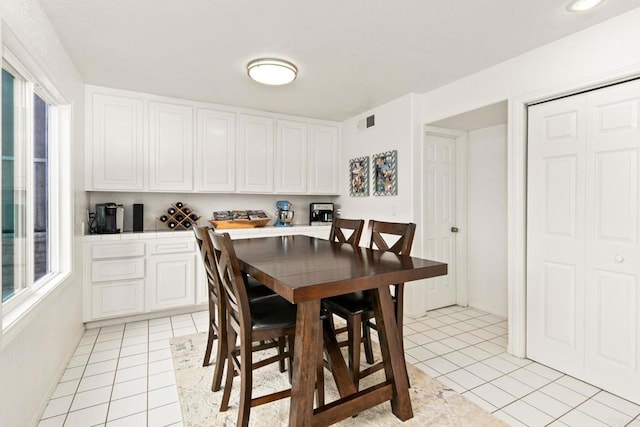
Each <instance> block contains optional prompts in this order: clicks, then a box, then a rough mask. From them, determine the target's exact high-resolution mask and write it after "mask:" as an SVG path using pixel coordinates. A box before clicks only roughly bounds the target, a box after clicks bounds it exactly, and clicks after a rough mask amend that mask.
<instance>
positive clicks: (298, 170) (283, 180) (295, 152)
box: [275, 120, 307, 194]
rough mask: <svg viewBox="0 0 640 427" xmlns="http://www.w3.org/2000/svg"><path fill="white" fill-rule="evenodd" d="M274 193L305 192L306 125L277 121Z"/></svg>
mask: <svg viewBox="0 0 640 427" xmlns="http://www.w3.org/2000/svg"><path fill="white" fill-rule="evenodd" d="M275 171H276V174H275V179H276V192H277V193H285V194H295V193H306V191H307V124H306V123H301V122H292V121H288V120H278V123H277V126H276V169H275Z"/></svg>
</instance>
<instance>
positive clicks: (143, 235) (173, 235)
mask: <svg viewBox="0 0 640 427" xmlns="http://www.w3.org/2000/svg"><path fill="white" fill-rule="evenodd" d="M330 228H331V225H330V224H329V225H313V226H312V225H293V226H291V227H274V226H265V227H256V228H232V229H219V230H218V231H221V232H228V233H229V234H230V235H231V237H232V238H240V239H241V238H243V237H267V236H286V235H290V234H309V233H322V234H324V233H328V231H329V229H330ZM191 237H193V231H192V230H179V231H171V230H168V229H167V230H163V231H140V232H138V231H137V232H132V231H126V232H124V233H117V234H88V235H85V236H84V238H83V240H84V241H85V242H107V241H119V240H120V241H125V240H147V239H179V238H191Z"/></svg>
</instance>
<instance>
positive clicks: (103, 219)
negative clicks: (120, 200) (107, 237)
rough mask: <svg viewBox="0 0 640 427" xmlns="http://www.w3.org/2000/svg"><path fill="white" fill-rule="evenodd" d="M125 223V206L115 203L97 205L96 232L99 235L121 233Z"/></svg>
mask: <svg viewBox="0 0 640 427" xmlns="http://www.w3.org/2000/svg"><path fill="white" fill-rule="evenodd" d="M123 222H124V206H122V205H117V204H115V203H97V204H96V217H95V224H96V226H95V232H96V233H98V234H115V233H121V232H122V229H123Z"/></svg>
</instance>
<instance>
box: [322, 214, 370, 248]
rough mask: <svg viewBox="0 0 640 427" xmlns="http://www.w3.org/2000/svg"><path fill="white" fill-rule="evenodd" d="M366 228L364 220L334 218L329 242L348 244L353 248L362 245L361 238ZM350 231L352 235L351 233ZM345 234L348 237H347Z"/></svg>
mask: <svg viewBox="0 0 640 427" xmlns="http://www.w3.org/2000/svg"><path fill="white" fill-rule="evenodd" d="M363 228H364V220H362V219H346V218H337V217H334V218H333V221H332V222H331V230H330V231H329V241H331V242H339V243H348V244H350V245H352V246H358V245H359V244H360V236H362V229H363ZM349 231H350V232H351V233H349ZM345 232H346V234H347V236H348V237H347V236H345Z"/></svg>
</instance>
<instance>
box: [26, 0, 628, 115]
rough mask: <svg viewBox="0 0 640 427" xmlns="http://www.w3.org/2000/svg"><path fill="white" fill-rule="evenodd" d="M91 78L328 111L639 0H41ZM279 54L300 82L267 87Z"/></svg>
mask: <svg viewBox="0 0 640 427" xmlns="http://www.w3.org/2000/svg"><path fill="white" fill-rule="evenodd" d="M39 1H40V3H41V5H42V7H43V8H44V10H45V12H46V13H47V14H48V15H49V17H50V19H51V21H52V23H53V26H54V28H55V30H56V31H57V33H58V34H59V35H60V38H61V39H62V43H63V44H64V46H65V48H66V49H67V51H68V52H69V54H70V55H71V58H72V59H73V61H74V62H75V64H76V66H77V68H78V70H79V71H80V73H81V74H82V76H83V78H84V80H85V82H86V83H89V84H95V85H100V86H108V87H114V88H120V89H129V90H135V91H141V92H149V93H154V94H159V95H166V96H172V97H179V98H186V99H192V100H199V101H206V102H212V103H217V104H225V105H233V106H239V107H246V108H253V109H259V110H266V111H273V112H279V113H286V114H293V115H300V116H306V117H314V118H322V119H329V120H339V121H341V120H345V119H348V118H351V117H354V116H356V115H358V114H360V113H363V112H365V111H367V110H370V109H372V108H374V107H376V106H378V105H381V104H383V103H385V102H388V101H391V100H393V99H396V98H398V97H400V96H403V95H405V94H407V93H409V92H416V93H424V92H427V91H429V90H431V89H434V88H437V87H439V86H442V85H444V84H447V83H449V82H452V81H454V80H457V79H459V78H461V77H464V76H466V75H468V74H471V73H474V72H477V71H479V70H481V69H483V68H486V67H488V66H491V65H493V64H496V63H499V62H501V61H504V60H506V59H509V58H512V57H514V56H516V55H519V54H521V53H524V52H526V51H528V50H531V49H533V48H536V47H538V46H541V45H543V44H545V43H548V42H551V41H553V40H556V39H558V38H561V37H563V36H565V35H568V34H571V33H574V32H576V31H579V30H581V29H584V28H586V27H589V26H591V25H594V24H596V23H598V22H601V21H603V20H606V19H608V18H611V17H613V16H615V15H618V14H620V13H623V12H625V11H628V10H631V9H633V8H635V7H637V6H638V0H605V2H604V3H603V4H601V5H600V6H599V7H598V8H596V9H595V10H593V11H591V12H586V13H582V14H570V13H568V12H566V10H565V7H566V1H563V0H535V1H531V0H492V1H474V0H446V1H434V0H402V1H383V0H347V1H344V0H323V1H320V2H309V1H304V0H271V1H260V0H226V1H223V0H133V1H132V0H108V1H105V0H39ZM260 57H277V58H282V59H285V60H288V61H290V62H293V63H294V64H296V66H297V67H298V69H299V74H298V78H297V80H295V81H294V82H293V83H292V84H290V85H287V86H278V87H272V86H263V85H260V84H258V83H255V82H253V81H252V80H250V79H249V78H248V77H247V73H246V69H245V67H246V64H247V63H248V62H249V61H251V60H252V59H256V58H260Z"/></svg>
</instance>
